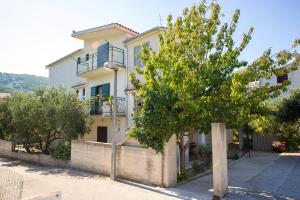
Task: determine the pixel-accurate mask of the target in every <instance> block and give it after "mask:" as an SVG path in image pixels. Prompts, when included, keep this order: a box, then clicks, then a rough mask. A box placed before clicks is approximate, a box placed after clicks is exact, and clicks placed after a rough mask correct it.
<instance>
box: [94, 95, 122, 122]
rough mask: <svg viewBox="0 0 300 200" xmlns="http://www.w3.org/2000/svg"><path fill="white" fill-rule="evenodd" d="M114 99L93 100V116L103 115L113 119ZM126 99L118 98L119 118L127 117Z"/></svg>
mask: <svg viewBox="0 0 300 200" xmlns="http://www.w3.org/2000/svg"><path fill="white" fill-rule="evenodd" d="M112 101H113V97H95V98H94V99H91V110H90V114H91V115H102V116H107V117H111V116H112V114H113V106H112ZM125 111H126V99H125V98H123V97H117V116H125V115H126V112H125Z"/></svg>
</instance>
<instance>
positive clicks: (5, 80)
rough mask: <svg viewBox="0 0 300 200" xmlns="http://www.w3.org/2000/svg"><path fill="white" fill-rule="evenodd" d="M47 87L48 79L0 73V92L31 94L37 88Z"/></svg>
mask: <svg viewBox="0 0 300 200" xmlns="http://www.w3.org/2000/svg"><path fill="white" fill-rule="evenodd" d="M47 85H48V79H47V78H46V77H42V76H33V75H27V74H9V73H1V72H0V92H8V93H12V92H30V91H33V90H34V89H35V88H36V87H40V86H47Z"/></svg>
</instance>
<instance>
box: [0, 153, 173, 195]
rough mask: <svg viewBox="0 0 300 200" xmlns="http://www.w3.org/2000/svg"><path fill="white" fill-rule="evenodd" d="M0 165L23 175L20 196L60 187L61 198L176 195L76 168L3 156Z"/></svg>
mask: <svg viewBox="0 0 300 200" xmlns="http://www.w3.org/2000/svg"><path fill="white" fill-rule="evenodd" d="M0 167H7V168H9V169H11V170H13V171H16V172H17V173H19V174H21V175H22V176H23V178H24V187H23V198H25V197H30V196H34V195H40V194H45V193H49V192H52V191H56V190H60V191H62V197H63V200H93V199H95V200H96V199H97V200H99V199H105V200H112V199H114V200H115V199H122V200H123V199H125V200H127V199H128V200H133V199H149V200H169V199H178V198H175V197H172V196H166V195H164V194H161V193H159V192H153V191H151V190H149V189H144V188H141V187H136V186H132V185H130V184H125V183H122V182H114V181H111V180H110V179H109V178H108V177H104V176H99V175H96V174H92V173H85V172H82V171H77V170H69V169H60V168H49V167H42V166H37V165H32V164H28V163H25V162H20V161H14V160H9V159H4V158H0Z"/></svg>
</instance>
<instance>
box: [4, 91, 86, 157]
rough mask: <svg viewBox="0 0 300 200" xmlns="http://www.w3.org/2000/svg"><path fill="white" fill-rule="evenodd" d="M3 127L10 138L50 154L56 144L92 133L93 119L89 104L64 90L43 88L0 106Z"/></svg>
mask: <svg viewBox="0 0 300 200" xmlns="http://www.w3.org/2000/svg"><path fill="white" fill-rule="evenodd" d="M0 125H1V127H2V129H3V131H4V132H5V135H6V137H7V138H9V139H11V140H13V141H14V142H15V143H17V144H22V145H23V146H24V148H25V149H26V150H27V151H30V150H31V148H32V147H35V148H36V149H40V150H42V151H43V152H44V153H49V147H50V145H51V144H52V143H53V142H54V141H56V140H60V141H67V142H70V141H71V140H72V139H77V138H78V137H80V136H83V135H84V134H85V133H88V132H89V130H90V125H91V119H90V117H89V109H88V107H87V104H86V103H85V102H83V101H81V100H79V98H78V96H77V95H76V94H75V93H74V92H67V91H66V90H65V89H63V88H50V89H45V88H40V89H37V90H35V91H34V92H33V93H16V94H13V95H12V97H11V98H6V99H4V100H2V103H0Z"/></svg>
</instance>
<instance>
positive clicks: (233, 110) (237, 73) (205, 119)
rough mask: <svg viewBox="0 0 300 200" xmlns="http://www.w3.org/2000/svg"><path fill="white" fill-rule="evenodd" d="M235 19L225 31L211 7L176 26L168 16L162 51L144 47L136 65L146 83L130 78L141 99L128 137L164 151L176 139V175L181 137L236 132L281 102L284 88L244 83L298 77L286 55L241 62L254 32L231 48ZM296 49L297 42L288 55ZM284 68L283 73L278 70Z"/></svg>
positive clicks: (189, 13) (198, 8) (193, 11)
mask: <svg viewBox="0 0 300 200" xmlns="http://www.w3.org/2000/svg"><path fill="white" fill-rule="evenodd" d="M239 16H240V11H239V10H236V11H235V13H234V15H233V17H232V20H231V21H230V22H229V23H222V22H221V21H222V14H221V7H220V5H219V4H217V3H215V2H214V1H213V2H212V3H210V4H208V3H206V2H205V1H202V2H201V3H200V4H199V5H195V6H193V7H191V8H186V9H184V11H183V15H182V16H179V17H177V18H176V19H175V20H173V19H172V16H169V17H168V23H167V28H166V31H164V32H163V33H162V34H160V37H159V50H158V51H157V52H153V51H151V49H149V48H148V47H147V46H146V45H144V46H143V48H142V53H141V55H140V57H141V59H142V60H143V64H144V66H145V67H144V70H142V71H141V70H137V73H139V74H143V75H144V77H145V81H139V79H138V78H137V76H135V74H131V80H132V82H133V83H134V85H135V86H136V88H137V89H138V92H137V96H139V97H140V98H141V99H143V109H142V110H141V112H139V113H136V114H135V117H134V120H135V123H136V126H135V127H134V128H133V129H132V132H131V133H132V135H134V136H136V137H137V138H138V139H139V141H140V142H142V143H144V144H146V145H148V146H151V147H153V148H155V149H156V150H157V151H162V150H163V144H164V143H165V142H166V141H168V139H169V138H170V137H171V135H172V134H174V133H175V134H176V135H177V138H178V143H179V148H180V151H181V153H180V154H181V156H180V161H181V162H180V163H181V167H180V168H181V169H183V168H184V162H183V160H184V150H185V147H184V145H183V135H184V134H185V132H189V131H195V130H201V131H204V132H207V131H208V130H209V129H210V126H211V123H212V122H221V123H226V124H227V126H229V127H238V125H240V124H242V123H243V122H245V121H247V120H249V118H250V117H251V115H252V114H254V113H259V112H261V110H263V107H264V104H263V102H264V101H265V100H268V99H270V98H273V97H276V96H278V95H279V94H280V93H281V91H282V90H284V89H286V87H287V85H288V84H289V81H286V82H284V83H283V84H280V85H273V86H271V85H269V84H266V85H263V86H260V87H255V86H254V87H251V86H250V85H249V83H251V82H254V83H255V81H257V80H260V79H262V78H266V79H268V78H271V77H272V75H274V74H276V75H280V74H283V73H287V72H289V71H291V70H295V69H296V67H297V65H298V64H299V60H300V59H299V57H296V54H293V53H291V52H290V51H286V50H283V51H280V52H278V53H275V54H272V52H271V49H268V50H266V51H265V52H264V53H263V54H262V55H261V56H260V57H259V58H257V59H255V60H254V61H253V62H251V63H249V62H247V61H244V60H241V59H240V57H241V54H242V52H243V51H244V50H245V48H246V46H247V45H248V43H249V41H250V40H251V36H252V33H253V28H252V27H251V28H250V29H249V30H248V32H246V33H244V34H243V36H242V40H241V42H240V43H238V44H236V43H235V41H234V39H233V35H234V33H235V32H236V28H237V25H238V19H239ZM298 44H299V40H296V41H295V43H294V46H293V47H296V46H297V45H298ZM289 62H290V65H288V67H285V68H281V67H280V66H282V65H285V64H287V63H289Z"/></svg>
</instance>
